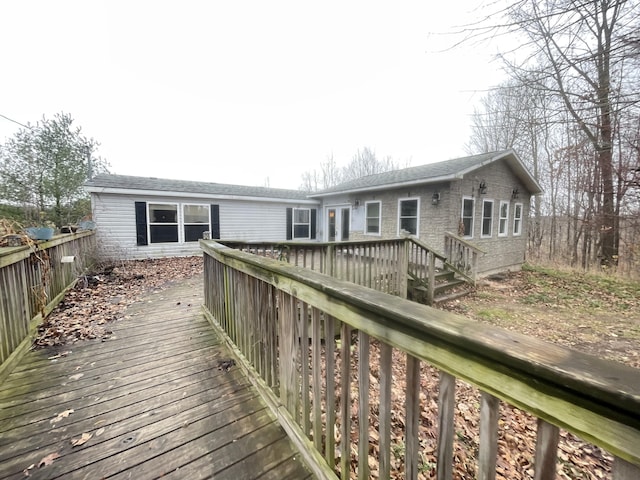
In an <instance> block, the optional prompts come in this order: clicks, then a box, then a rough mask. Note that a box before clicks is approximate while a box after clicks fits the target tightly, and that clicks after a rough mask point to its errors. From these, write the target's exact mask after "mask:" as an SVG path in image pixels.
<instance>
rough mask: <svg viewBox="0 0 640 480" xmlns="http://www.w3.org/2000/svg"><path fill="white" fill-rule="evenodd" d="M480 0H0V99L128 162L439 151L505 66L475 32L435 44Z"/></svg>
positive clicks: (449, 145) (444, 151)
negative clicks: (460, 45) (78, 131)
mask: <svg viewBox="0 0 640 480" xmlns="http://www.w3.org/2000/svg"><path fill="white" fill-rule="evenodd" d="M476 3H478V2H476V1H471V0H469V1H459V0H458V1H455V2H426V1H424V0H423V1H416V2H385V3H380V2H347V1H338V2H333V1H326V0H325V1H322V2H315V3H312V2H302V1H291V2H282V1H277V0H272V1H269V2H265V1H233V2H231V1H224V2H222V1H204V0H203V1H184V0H181V1H177V0H176V1H172V2H167V1H155V0H154V1H133V0H131V1H112V0H109V1H104V2H99V1H77V2H76V1H61V0H56V1H49V0H47V1H28V0H25V1H3V2H2V3H0V45H2V47H1V48H2V57H1V58H2V72H3V73H2V75H0V114H2V115H5V116H7V117H10V118H12V119H14V120H17V121H19V122H21V123H27V122H31V123H35V122H36V121H37V120H39V119H41V118H42V116H43V115H45V116H47V117H48V118H50V117H52V116H53V115H54V114H55V113H57V112H65V113H69V114H71V116H72V117H73V118H74V119H75V121H76V122H77V124H78V125H79V126H81V127H82V129H83V132H84V134H85V135H86V136H88V137H93V138H95V139H96V140H98V141H99V142H100V143H101V146H100V149H99V154H100V155H101V156H102V157H104V158H106V159H107V161H108V162H109V163H110V165H111V171H112V173H118V174H125V175H141V176H155V177H167V178H177V179H188V180H189V179H191V180H202V181H211V182H221V183H234V184H244V185H266V184H267V182H268V183H269V185H270V186H272V187H281V188H298V187H299V185H300V184H301V175H302V173H303V172H304V171H307V170H311V169H313V168H315V167H317V166H318V165H319V164H320V162H322V161H324V160H325V159H326V158H327V156H328V155H330V154H333V156H334V159H335V160H336V162H338V164H346V163H347V162H348V161H349V160H350V159H351V157H352V156H353V155H354V154H355V153H356V150H357V149H359V148H360V149H361V148H363V147H365V146H366V147H369V148H371V149H373V150H374V151H375V152H376V154H377V155H378V156H379V157H384V156H387V155H390V156H391V157H393V159H394V160H397V161H399V162H402V163H405V162H407V161H410V162H411V165H421V164H424V163H430V162H434V161H440V160H446V159H448V158H453V157H456V156H461V155H464V154H465V153H466V152H465V150H464V145H465V143H466V142H467V140H468V138H469V133H470V130H469V126H470V114H471V113H472V111H473V107H474V105H476V104H477V102H478V101H479V99H480V98H481V97H482V95H483V94H484V91H485V90H486V89H487V88H489V87H490V86H491V85H494V84H496V83H498V82H499V81H500V80H501V78H502V74H501V72H500V70H499V66H498V65H497V64H494V63H492V62H491V58H492V54H494V53H495V51H491V48H490V47H488V46H487V45H482V46H477V47H471V46H468V47H466V48H464V49H455V50H453V51H446V52H443V51H442V50H443V49H444V48H445V47H446V46H448V45H451V44H452V43H453V42H454V41H455V39H454V38H452V37H450V36H446V35H440V33H441V32H451V31H453V30H454V27H455V26H456V25H460V24H463V23H465V22H468V21H471V20H472V19H473V18H474V17H478V16H479V15H480V14H479V13H478V12H477V11H474V6H475V4H476ZM454 7H455V8H454ZM18 128H19V126H18V125H16V124H14V123H12V122H9V121H7V120H5V119H4V118H0V142H4V141H5V140H6V138H7V137H10V136H11V135H13V134H14V133H15V132H16V131H17V129H18Z"/></svg>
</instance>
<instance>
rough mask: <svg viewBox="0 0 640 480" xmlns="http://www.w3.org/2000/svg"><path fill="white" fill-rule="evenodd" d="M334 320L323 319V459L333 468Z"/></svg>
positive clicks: (334, 413)
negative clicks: (325, 404)
mask: <svg viewBox="0 0 640 480" xmlns="http://www.w3.org/2000/svg"><path fill="white" fill-rule="evenodd" d="M335 324H336V322H335V319H334V318H333V317H330V316H327V317H326V318H325V341H324V345H325V356H326V357H325V364H326V366H327V368H326V388H325V390H326V392H327V395H326V396H327V398H326V402H327V407H326V408H327V415H326V419H327V420H326V421H327V424H326V427H325V431H326V437H327V441H326V445H325V459H326V460H327V463H328V464H329V465H330V466H331V468H332V469H333V468H334V465H335V463H336V459H335V453H336V445H335V428H336V409H335V403H336V388H335V353H334V349H335V345H336V334H335Z"/></svg>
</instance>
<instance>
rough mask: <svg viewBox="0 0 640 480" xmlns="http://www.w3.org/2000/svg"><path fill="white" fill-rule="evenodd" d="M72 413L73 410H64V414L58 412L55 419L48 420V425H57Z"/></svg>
mask: <svg viewBox="0 0 640 480" xmlns="http://www.w3.org/2000/svg"><path fill="white" fill-rule="evenodd" d="M72 413H73V410H65V411H64V412H60V413H59V414H58V415H57V416H56V417H55V418H52V419H51V420H49V423H57V422H59V421H60V420H62V419H63V418H67V417H68V416H69V415H71V414H72Z"/></svg>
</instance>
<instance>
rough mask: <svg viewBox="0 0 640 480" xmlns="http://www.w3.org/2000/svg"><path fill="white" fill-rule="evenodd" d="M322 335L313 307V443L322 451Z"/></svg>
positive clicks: (318, 316)
mask: <svg viewBox="0 0 640 480" xmlns="http://www.w3.org/2000/svg"><path fill="white" fill-rule="evenodd" d="M321 335H322V327H321V323H320V310H318V309H317V308H315V307H312V309H311V349H312V359H313V369H312V370H313V371H312V375H313V381H312V385H313V445H314V446H315V447H316V450H318V451H319V452H321V451H322V408H321V406H322V405H321V393H322V372H321V362H322V359H321V352H320V346H321V342H320V340H321V338H320V337H321Z"/></svg>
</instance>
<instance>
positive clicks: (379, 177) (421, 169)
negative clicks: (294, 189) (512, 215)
mask: <svg viewBox="0 0 640 480" xmlns="http://www.w3.org/2000/svg"><path fill="white" fill-rule="evenodd" d="M500 159H505V160H506V161H507V163H509V165H510V166H511V168H513V170H514V172H515V173H516V174H517V175H518V176H519V177H520V178H521V179H522V180H523V181H524V182H525V184H526V185H527V186H528V188H529V190H530V191H531V193H540V192H541V191H542V190H541V189H540V186H539V185H538V184H537V182H536V181H535V180H534V179H533V177H532V176H531V175H530V174H529V172H528V171H527V169H526V168H525V167H524V165H523V164H522V162H521V161H520V159H519V158H518V156H517V155H516V154H515V152H514V151H513V150H504V151H500V152H490V153H483V154H480V155H472V156H470V157H462V158H454V159H452V160H445V161H443V162H438V163H430V164H428V165H419V166H417V167H409V168H404V169H402V170H393V171H390V172H384V173H378V174H374V175H368V176H366V177H360V178H357V179H355V180H351V181H349V182H345V183H341V184H340V185H336V186H335V187H331V188H327V189H326V190H321V191H319V192H316V193H313V194H311V195H310V196H311V197H323V196H326V195H330V194H336V193H346V192H354V191H366V190H378V189H382V188H389V187H391V186H395V185H398V186H401V185H406V184H426V183H435V182H440V181H446V180H452V179H455V178H462V175H464V174H466V173H468V172H470V171H473V170H476V169H478V168H480V167H482V166H484V165H486V164H488V163H491V162H494V161H496V160H500Z"/></svg>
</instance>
